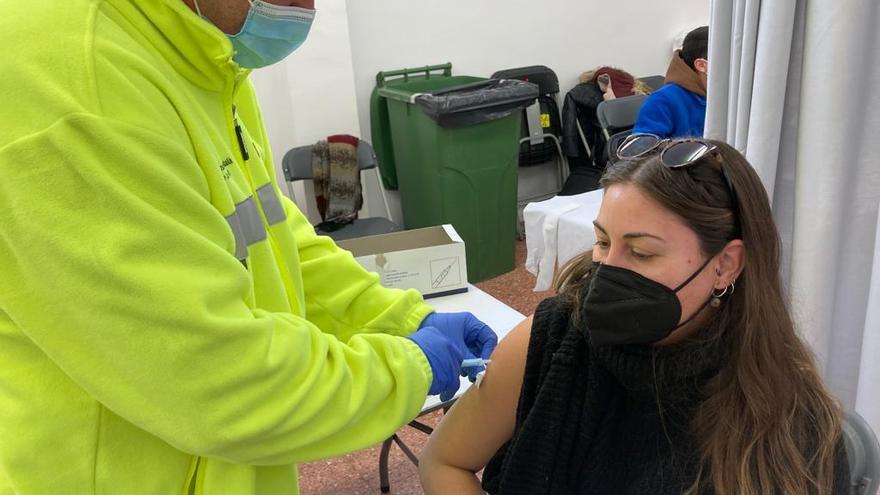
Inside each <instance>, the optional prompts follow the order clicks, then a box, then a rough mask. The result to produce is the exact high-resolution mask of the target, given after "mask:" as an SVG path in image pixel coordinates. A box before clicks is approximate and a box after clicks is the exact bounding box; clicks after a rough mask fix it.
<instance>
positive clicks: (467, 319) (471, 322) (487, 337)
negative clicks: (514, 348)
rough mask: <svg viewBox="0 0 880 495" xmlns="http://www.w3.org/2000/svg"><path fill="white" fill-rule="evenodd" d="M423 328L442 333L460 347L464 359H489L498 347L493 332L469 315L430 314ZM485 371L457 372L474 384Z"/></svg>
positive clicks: (479, 369) (477, 367) (469, 369)
mask: <svg viewBox="0 0 880 495" xmlns="http://www.w3.org/2000/svg"><path fill="white" fill-rule="evenodd" d="M424 327H434V328H437V329H439V330H440V331H441V332H443V335H445V336H446V337H448V338H449V339H450V340H452V342H454V343H455V344H456V345H458V346H460V347H459V348H460V349H461V352H462V354H463V355H464V359H473V358H483V359H489V356H491V355H492V351H494V350H495V346H497V345H498V336H497V335H495V332H493V331H492V329H491V328H489V325H486V324H485V323H483V322H482V321H480V320H478V319H477V317H476V316H474V315H473V314H471V313H431V314H430V315H428V316H427V317H426V318H425V319H424V320H422V324H421V325H420V326H419V328H424ZM485 369H486V367H485V366H474V367H470V368H467V369H466V370H459V371H460V373H461V376H467V377H468V378H469V379H470V381H471V382H474V381H475V380H476V379H477V374H479V373H480V372H481V371H483V370H485ZM440 398H441V399H442V398H443V397H442V396H441V397H440Z"/></svg>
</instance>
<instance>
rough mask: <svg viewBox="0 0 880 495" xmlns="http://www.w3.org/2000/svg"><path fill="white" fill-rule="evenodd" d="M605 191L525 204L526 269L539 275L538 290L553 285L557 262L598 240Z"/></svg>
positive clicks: (562, 261)
mask: <svg viewBox="0 0 880 495" xmlns="http://www.w3.org/2000/svg"><path fill="white" fill-rule="evenodd" d="M602 195H603V191H602V190H601V189H599V190H596V191H590V192H587V193H583V194H577V195H575V196H556V197H553V198H550V199H548V200H546V201H538V202H535V203H529V204H528V205H527V206H526V207H525V209H524V210H523V221H524V223H525V231H526V250H527V256H526V269H527V270H528V271H529V272H531V273H532V274H533V275H535V276H536V277H537V278H538V280H537V283H536V284H535V289H534V290H535V291H536V292H538V291H544V290H547V289H549V288H550V285H551V283H552V282H553V274H554V272H555V270H556V267H557V266H560V267H561V266H563V265H565V263H567V262H568V261H569V260H571V259H572V258H574V257H575V256H577V255H578V254H580V253H582V252H584V251H585V250H587V249H589V248H590V246H592V245H593V244H594V243H595V242H596V235H595V233H594V232H593V220H595V219H596V216H598V214H599V205H600V204H601V203H602Z"/></svg>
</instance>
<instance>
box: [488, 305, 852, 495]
mask: <svg viewBox="0 0 880 495" xmlns="http://www.w3.org/2000/svg"><path fill="white" fill-rule="evenodd" d="M570 313H571V310H570V307H569V306H568V305H567V304H565V303H564V302H563V301H562V300H560V299H559V298H550V299H547V300H545V301H543V302H542V303H541V304H540V305H539V306H538V309H537V311H536V312H535V318H534V322H533V324H532V336H531V340H530V342H529V350H528V358H527V360H526V368H525V375H524V377H523V386H522V390H521V393H520V401H519V406H518V409H517V415H516V429H515V431H514V435H513V437H512V438H511V440H510V441H508V442H507V443H506V444H505V445H504V446H502V448H501V449H499V451H498V452H497V453H496V454H495V456H494V457H493V459H492V460H491V461H490V463H489V465H488V466H487V467H486V470H485V472H484V475H483V488H484V489H485V490H486V491H488V492H489V493H490V494H493V495H520V494H522V495H525V494H528V495H539V494H552V495H565V494H615V495H617V494H646V493H650V494H660V495H662V494H676V495H678V494H681V493H683V492H684V491H686V490H687V489H688V488H689V487H690V486H691V484H692V483H693V481H694V479H695V478H696V472H697V461H698V457H697V447H696V444H695V440H694V437H693V435H692V434H691V430H690V423H691V419H692V418H693V415H694V412H695V409H696V407H697V405H698V403H699V401H700V400H701V390H702V388H703V385H705V383H706V382H707V381H708V380H709V379H710V378H711V377H712V376H714V375H715V373H717V371H718V369H720V367H721V366H722V365H723V360H724V357H725V355H726V352H725V349H726V348H727V346H726V345H725V343H724V339H723V338H721V339H707V338H706V337H707V335H709V334H711V333H712V332H717V331H718V329H717V328H709V329H705V330H703V331H701V332H699V333H698V335H697V338H696V339H693V342H691V343H686V344H680V345H676V346H670V347H662V348H661V347H652V346H614V347H595V348H594V347H591V346H590V345H589V344H588V342H587V339H586V337H585V335H584V332H583V331H582V330H580V329H578V328H576V327H575V326H574V325H572V324H571V321H570ZM707 342H711V343H707ZM841 467H842V471H843V474H844V476H842V477H841V480H840V482H841V488H840V491H838V490H835V493H847V491H846V484H847V483H848V476H847V475H846V471H847V468H846V462H845V455H844V459H843V464H842V466H841ZM701 492H702V493H712V490H711V489H709V488H704V489H703V490H701Z"/></svg>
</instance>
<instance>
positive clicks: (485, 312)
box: [422, 285, 526, 412]
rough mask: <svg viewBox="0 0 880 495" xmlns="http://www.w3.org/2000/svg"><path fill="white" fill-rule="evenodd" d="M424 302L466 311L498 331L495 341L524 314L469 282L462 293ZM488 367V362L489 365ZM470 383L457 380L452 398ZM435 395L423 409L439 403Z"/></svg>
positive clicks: (446, 310)
mask: <svg viewBox="0 0 880 495" xmlns="http://www.w3.org/2000/svg"><path fill="white" fill-rule="evenodd" d="M425 302H426V303H428V305H430V306H432V307H433V308H434V309H435V310H437V311H438V312H441V313H458V312H461V311H470V312H471V313H473V314H474V316H476V317H477V318H479V319H480V320H481V321H482V322H483V323H485V324H487V325H489V326H490V327H492V330H495V333H497V334H498V340H499V341H500V340H501V339H503V338H504V337H505V336H506V335H507V334H508V333H510V331H511V330H513V328H514V327H515V326H517V325H518V324H519V323H520V322H522V321H523V320H525V318H526V317H525V316H524V315H523V314H522V313H520V312H519V311H517V310H515V309H513V308H511V307H510V306H508V305H506V304H504V303H503V302H501V301H499V300H498V299H495V298H494V297H492V296H490V295H489V294H486V293H485V292H483V291H481V290H480V289H478V288H476V287H474V286H473V285H469V286H468V291H467V292H466V293H463V294H453V295H451V296H443V297H436V298H431V299H427V300H425ZM490 366H491V365H490ZM470 386H471V382H470V381H469V380H468V379H467V378H466V377H465V378H462V379H461V388H459V389H458V393H457V394H455V396H456V397H459V396H461V394H463V393H465V392H466V391H467V389H468V388H470ZM440 404H441V401H440V397H439V396H431V397H428V398H427V400H425V405H424V406H423V408H422V411H423V412H426V411H431V410H434V409H436V408H437V407H438V406H440Z"/></svg>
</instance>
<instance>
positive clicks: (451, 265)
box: [337, 225, 468, 298]
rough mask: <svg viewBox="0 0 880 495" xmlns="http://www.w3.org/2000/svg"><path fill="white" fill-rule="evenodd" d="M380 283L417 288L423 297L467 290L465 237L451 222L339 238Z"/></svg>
mask: <svg viewBox="0 0 880 495" xmlns="http://www.w3.org/2000/svg"><path fill="white" fill-rule="evenodd" d="M337 244H338V245H339V247H341V248H342V249H345V250H348V251H351V253H352V254H353V255H354V257H355V259H356V260H357V261H358V263H360V264H361V265H362V266H363V267H364V268H366V269H367V270H368V271H371V272H375V273H378V274H379V277H380V278H381V280H382V285H384V286H385V287H392V288H396V289H416V290H418V291H419V292H421V293H422V296H424V297H426V298H427V297H438V296H445V295H449V294H457V293H459V292H467V283H468V282H467V263H466V261H465V251H464V240H462V238H461V237H460V236H459V235H458V233H457V232H456V231H455V229H454V228H452V225H441V226H436V227H428V228H424V229H416V230H405V231H402V232H394V233H391V234H382V235H374V236H369V237H360V238H357V239H349V240H345V241H339V242H338V243H337Z"/></svg>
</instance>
